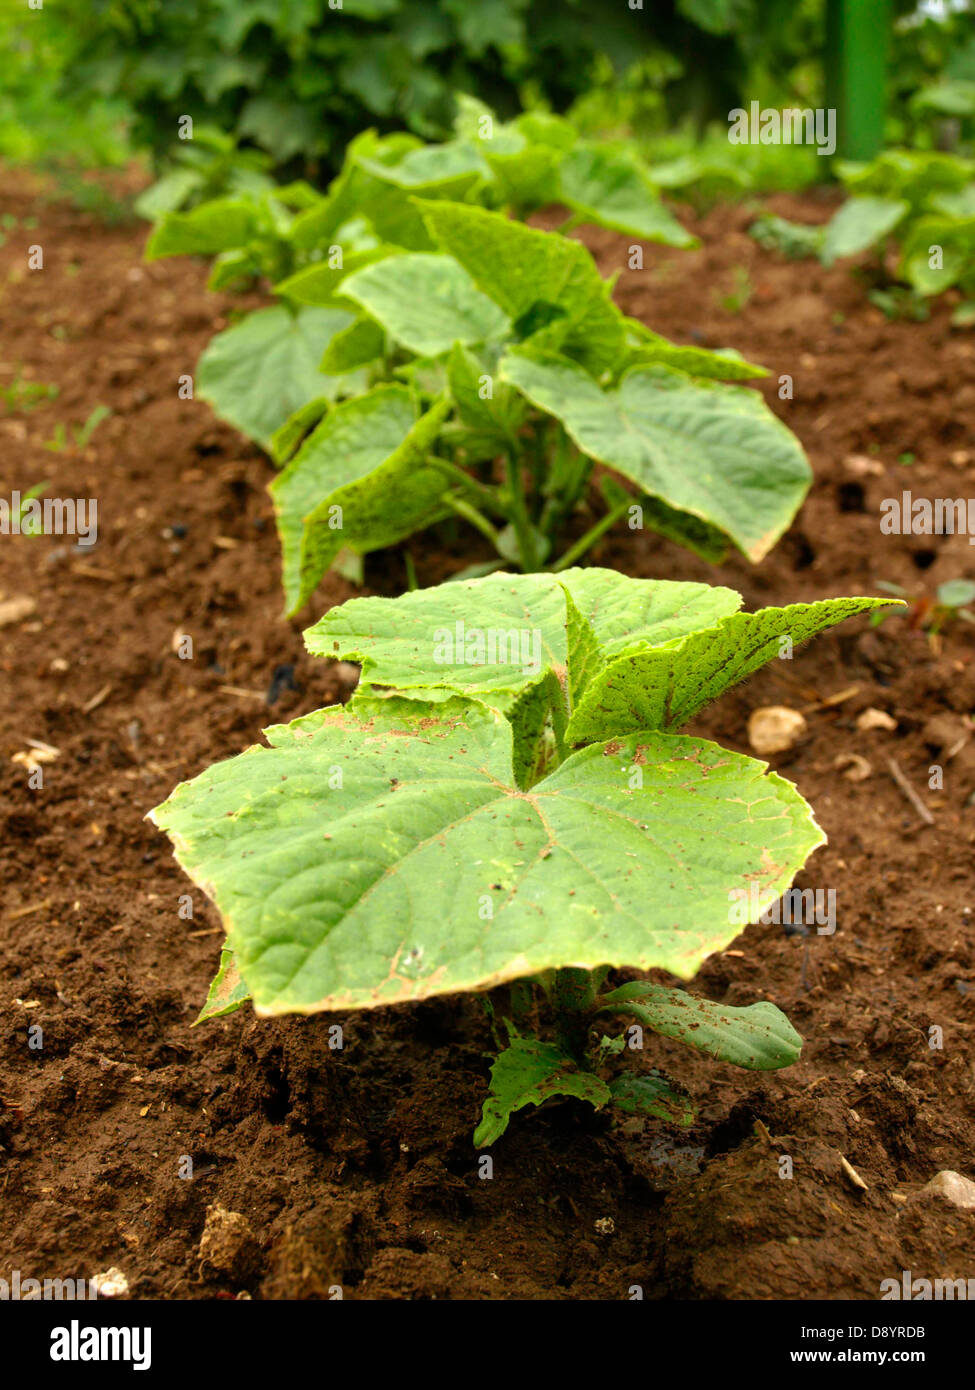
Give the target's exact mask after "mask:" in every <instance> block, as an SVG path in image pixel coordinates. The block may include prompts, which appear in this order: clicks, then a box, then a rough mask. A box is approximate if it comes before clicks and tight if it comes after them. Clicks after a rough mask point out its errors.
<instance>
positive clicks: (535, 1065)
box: [474, 1034, 610, 1149]
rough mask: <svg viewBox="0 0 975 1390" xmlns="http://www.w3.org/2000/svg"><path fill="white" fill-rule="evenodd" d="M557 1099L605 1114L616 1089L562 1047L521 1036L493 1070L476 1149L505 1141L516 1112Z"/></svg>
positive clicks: (504, 1052) (500, 1056)
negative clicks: (565, 1098) (586, 1105)
mask: <svg viewBox="0 0 975 1390" xmlns="http://www.w3.org/2000/svg"><path fill="white" fill-rule="evenodd" d="M553 1096H574V1097H575V1098H576V1099H577V1100H585V1101H588V1102H589V1104H590V1105H593V1106H595V1108H596V1109H597V1110H600V1109H601V1108H602V1107H603V1106H604V1105H605V1104H606V1102H607V1101H608V1100H609V1099H610V1089H609V1087H608V1086H607V1085H606V1083H605V1081H600V1079H599V1077H598V1076H596V1075H595V1074H594V1073H593V1072H590V1071H580V1069H579V1064H578V1063H577V1062H576V1061H574V1060H573V1058H572V1057H570V1056H569V1055H568V1054H567V1053H565V1052H563V1051H562V1049H561V1048H560V1047H559V1046H558V1045H557V1044H555V1043H546V1042H540V1041H539V1039H538V1038H523V1037H519V1036H518V1035H517V1034H515V1035H514V1036H513V1037H512V1039H511V1043H510V1045H509V1046H508V1047H506V1048H505V1049H504V1051H503V1052H501V1053H499V1054H498V1057H497V1059H496V1060H495V1062H494V1065H493V1066H492V1067H491V1088H490V1094H489V1095H488V1098H487V1100H486V1101H485V1102H484V1108H483V1111H482V1118H481V1123H480V1124H479V1125H478V1127H477V1129H476V1130H475V1131H474V1146H475V1148H478V1149H487V1148H490V1147H491V1145H492V1144H494V1143H495V1142H496V1141H497V1140H498V1139H500V1138H501V1136H502V1134H504V1132H505V1130H506V1129H507V1128H508V1121H509V1120H510V1119H511V1116H512V1115H513V1114H514V1113H515V1111H516V1110H521V1109H523V1108H524V1106H526V1105H543V1104H544V1103H545V1101H547V1100H551V1098H552V1097H553Z"/></svg>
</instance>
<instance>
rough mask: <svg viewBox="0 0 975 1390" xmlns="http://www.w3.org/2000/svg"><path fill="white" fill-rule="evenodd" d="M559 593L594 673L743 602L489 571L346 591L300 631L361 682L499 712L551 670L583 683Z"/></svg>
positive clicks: (608, 578) (589, 575) (660, 586)
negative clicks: (388, 590)
mask: <svg viewBox="0 0 975 1390" xmlns="http://www.w3.org/2000/svg"><path fill="white" fill-rule="evenodd" d="M342 408H343V407H340V408H339V409H342ZM344 408H345V409H347V408H348V407H344ZM334 413H338V412H334ZM567 593H568V594H569V595H571V597H572V600H573V606H574V608H575V609H576V610H577V611H578V612H579V613H580V614H581V615H582V618H583V620H584V621H585V623H586V626H587V629H589V628H591V631H592V634H593V637H594V641H595V643H596V654H595V656H594V657H593V659H592V666H593V667H594V668H595V669H602V668H603V667H605V666H606V664H607V662H611V661H612V659H613V658H614V657H615V656H616V655H617V654H618V653H619V652H625V651H631V650H633V649H634V648H637V647H640V646H641V645H644V644H645V645H648V646H659V645H661V644H664V643H669V642H672V641H673V640H674V639H677V638H680V637H682V636H689V635H690V634H692V633H694V632H696V631H697V630H698V629H700V628H711V627H712V626H713V625H714V624H715V623H716V622H717V621H718V620H719V619H720V618H721V617H723V616H724V615H726V614H730V613H734V612H735V610H736V609H737V608H738V607H739V606H740V605H741V597H740V595H739V594H736V593H735V592H734V590H732V589H723V588H718V587H712V586H710V585H708V584H692V583H687V584H685V583H677V582H674V581H670V580H645V579H629V578H627V577H626V576H625V575H621V574H619V573H617V572H616V571H615V570H607V569H596V568H592V569H570V570H565V571H564V572H563V573H562V574H560V575H558V577H556V576H555V575H552V574H493V575H489V576H488V577H487V578H484V579H471V580H465V581H461V582H455V583H451V584H441V585H438V586H437V587H436V588H432V589H418V590H416V591H415V592H413V593H406V594H401V595H400V597H399V598H396V599H385V598H358V599H351V600H349V602H348V603H343V604H342V605H341V606H340V607H338V608H333V609H331V610H330V611H329V612H328V613H326V614H325V615H324V616H323V617H322V618H321V619H320V620H319V621H318V622H317V623H316V624H315V625H314V627H311V628H309V629H308V631H307V632H306V633H305V643H306V645H307V647H308V650H309V651H310V652H311V653H312V654H313V655H316V656H329V657H340V658H341V659H342V660H348V661H358V662H360V663H361V664H362V675H361V677H360V685H361V687H362V688H363V689H364V688H365V687H366V686H378V687H389V688H391V689H395V690H397V691H400V692H409V691H410V690H417V691H419V692H420V698H422V699H424V700H429V699H437V698H439V699H447V698H448V697H449V696H450V695H451V694H463V695H468V696H472V697H476V698H478V699H483V700H486V701H488V702H489V703H490V704H492V705H494V706H495V708H497V709H501V710H507V709H508V708H509V707H510V705H511V704H512V702H513V701H514V699H515V698H516V697H517V695H518V694H519V693H520V692H521V691H523V690H524V689H525V688H526V687H527V686H529V685H533V684H535V683H536V681H537V680H539V679H540V678H541V677H543V676H544V675H546V674H547V673H549V672H551V673H553V674H554V675H555V676H556V677H557V678H558V680H559V682H560V684H561V685H562V686H565V685H566V682H567V681H568V680H569V679H570V678H571V681H572V689H573V691H574V692H575V693H576V694H578V693H579V692H580V691H581V689H582V687H583V685H584V683H585V682H584V679H583V677H584V673H585V671H586V658H585V656H584V655H583V654H582V653H581V651H577V652H575V653H574V654H575V657H576V660H575V661H574V662H572V663H570V651H574V648H573V638H572V634H571V633H570V632H569V623H570V613H569V610H568V608H567V603H566V594H567ZM482 649H483V650H482ZM488 658H490V660H489V659H488ZM526 658H527V659H526ZM536 658H537V669H536ZM570 664H571V665H572V666H573V669H572V671H571V677H570V672H569V669H568V668H569V666H570ZM576 667H578V669H576ZM436 687H439V694H438V693H437V689H436ZM646 727H647V728H653V727H655V726H654V725H653V724H652V723H648V724H647V725H646Z"/></svg>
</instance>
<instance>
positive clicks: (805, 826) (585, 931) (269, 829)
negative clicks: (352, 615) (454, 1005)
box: [152, 697, 824, 1015]
mask: <svg viewBox="0 0 975 1390" xmlns="http://www.w3.org/2000/svg"><path fill="white" fill-rule="evenodd" d="M267 738H268V740H269V742H270V745H271V746H270V747H268V748H265V747H254V748H250V749H248V750H247V751H246V752H245V753H242V754H240V755H239V756H238V757H236V758H232V759H230V760H229V761H226V762H222V763H217V764H216V765H215V766H213V767H211V768H209V769H207V770H206V771H205V772H203V773H201V774H200V776H198V777H196V778H195V779H194V780H193V781H192V782H188V783H184V784H182V785H181V786H179V787H177V789H176V790H175V791H174V792H173V794H172V795H171V796H170V798H169V799H168V800H167V801H166V802H165V803H164V804H163V805H162V806H160V807H158V808H157V809H156V810H155V811H154V812H153V813H152V818H153V820H154V821H155V823H156V824H157V825H158V826H160V827H161V828H162V829H164V830H166V831H167V832H168V833H169V835H170V837H171V839H172V840H173V844H174V847H175V850H176V854H177V857H178V859H179V861H180V863H181V864H182V865H183V867H184V869H185V870H186V871H187V873H188V874H189V875H190V877H191V878H192V879H193V880H194V881H195V882H196V883H198V884H199V885H200V887H201V888H203V889H204V891H205V892H207V893H208V894H209V895H210V896H211V897H212V898H213V899H214V900H215V902H216V904H217V906H218V908H219V910H220V912H221V915H222V917H223V920H224V925H225V927H226V931H227V946H228V948H229V949H230V950H232V951H233V952H234V956H235V959H236V964H237V968H238V970H239V972H240V976H241V978H242V980H243V981H244V982H245V985H246V987H247V988H248V989H249V990H250V993H251V995H252V996H253V1000H254V1006H255V1008H256V1010H257V1012H258V1013H261V1014H266V1015H271V1014H279V1013H314V1012H316V1011H319V1010H328V1009H342V1008H370V1007H378V1006H380V1005H385V1004H391V1003H395V1002H396V1001H398V1000H410V999H423V998H428V997H430V996H431V995H436V994H447V993H453V992H455V991H463V990H479V989H487V988H489V987H491V986H493V985H497V984H501V983H503V982H505V981H508V980H513V979H518V978H522V977H524V976H529V975H536V974H539V973H541V972H542V971H545V970H549V969H555V968H560V967H563V966H569V965H571V966H576V967H581V968H584V969H595V968H596V967H598V966H601V965H630V966H635V967H637V968H640V969H651V968H655V967H656V968H661V969H664V970H666V971H668V972H669V973H671V974H674V975H677V976H678V977H679V978H683V979H687V978H690V977H691V976H692V975H693V974H694V973H695V972H696V971H697V969H698V968H699V967H700V965H701V962H702V961H703V960H704V959H706V957H707V956H708V955H710V954H711V953H712V952H713V951H715V950H720V949H722V948H723V947H724V946H726V945H727V944H728V943H729V942H730V941H731V940H733V939H734V937H735V935H736V934H737V933H738V931H739V930H740V927H739V925H738V924H737V921H732V920H730V919H731V918H732V917H734V916H735V914H733V913H731V912H729V902H730V901H732V900H733V899H732V898H731V897H730V896H729V895H731V894H733V893H735V892H736V891H737V892H739V893H740V891H741V890H742V889H745V888H748V889H749V890H750V892H751V894H752V895H753V896H754V897H755V898H756V901H757V902H758V903H759V905H760V906H764V905H767V904H768V903H770V902H773V901H774V900H775V899H776V898H778V897H780V896H781V894H782V893H783V892H784V891H785V890H786V888H787V887H788V886H789V885H790V883H791V881H792V878H793V875H794V874H795V872H796V870H797V869H798V868H799V867H800V866H801V865H802V863H803V862H804V861H805V859H806V857H807V855H808V854H809V853H811V851H812V850H813V849H815V848H816V846H817V845H819V844H821V843H822V842H823V838H824V837H823V834H822V832H821V830H820V829H819V827H818V826H817V825H816V824H815V822H814V821H813V818H812V815H811V813H810V810H809V807H808V806H807V805H806V803H805V802H804V801H803V799H802V797H801V796H800V795H799V793H798V792H797V791H796V789H795V788H794V787H793V786H791V785H790V784H789V783H788V782H786V781H784V780H783V779H782V778H780V777H778V776H777V775H776V774H774V773H771V774H766V768H765V765H764V764H762V763H759V762H756V761H755V760H754V759H752V758H747V757H742V756H741V755H740V754H737V753H731V752H727V751H726V750H724V749H721V748H719V747H717V746H716V745H714V744H711V743H708V742H706V741H704V740H700V739H692V738H686V737H683V736H674V735H665V734H656V733H651V734H631V735H628V736H626V737H624V738H619V739H613V740H611V741H609V742H607V743H605V744H596V745H593V746H592V747H589V748H586V749H584V750H582V751H580V752H577V753H574V754H572V755H571V756H570V757H569V758H567V759H566V761H565V762H564V763H562V764H561V766H560V767H558V768H557V770H556V771H555V772H553V773H551V774H550V775H549V776H547V777H544V778H542V780H541V781H539V782H538V783H536V784H535V785H534V786H533V787H532V788H531V789H530V790H529V791H524V790H522V789H520V788H519V787H518V786H517V785H516V783H515V778H514V770H513V741H512V730H511V726H510V724H509V723H508V722H507V721H506V720H505V719H504V718H503V716H501V715H500V714H498V713H497V712H496V711H492V710H490V709H488V708H487V707H486V706H484V705H480V704H477V703H471V702H467V701H452V702H449V703H447V704H444V705H440V706H429V705H427V706H424V705H419V704H417V703H416V702H414V701H405V700H397V699H387V700H377V699H369V698H366V697H357V698H356V699H355V700H354V701H353V702H352V703H351V704H350V705H349V706H345V707H333V708H330V709H327V710H319V711H317V712H316V713H315V714H312V715H307V716H305V717H303V718H301V719H297V720H295V721H294V722H293V723H291V724H288V725H279V726H276V727H274V728H272V729H269V730H268V731H267Z"/></svg>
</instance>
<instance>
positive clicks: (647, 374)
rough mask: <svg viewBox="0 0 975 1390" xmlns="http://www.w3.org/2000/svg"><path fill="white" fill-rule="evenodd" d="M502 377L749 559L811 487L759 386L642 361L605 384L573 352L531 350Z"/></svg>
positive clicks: (603, 457) (579, 440) (595, 451)
mask: <svg viewBox="0 0 975 1390" xmlns="http://www.w3.org/2000/svg"><path fill="white" fill-rule="evenodd" d="M501 376H502V378H503V380H505V381H509V382H511V383H512V384H513V385H515V386H517V387H518V389H519V390H520V391H522V392H523V393H524V395H526V396H527V397H528V399H529V400H530V401H531V402H532V403H533V404H534V405H536V406H538V408H539V409H540V410H544V411H546V412H547V413H548V414H550V415H554V416H555V417H556V419H558V420H560V421H561V422H562V424H563V425H564V426H565V429H566V430H567V431H568V433H569V434H570V435H571V437H572V439H573V440H574V441H575V443H576V444H577V445H578V447H579V448H580V449H581V450H582V452H583V453H584V454H588V455H589V457H590V458H594V459H596V460H598V461H599V462H600V463H605V464H608V465H609V466H610V467H611V468H615V469H616V471H617V472H618V473H622V474H623V476H624V477H626V478H629V479H630V480H631V481H632V482H634V483H636V484H637V486H638V487H640V488H641V489H642V490H643V491H645V492H648V493H650V495H651V496H653V497H659V498H661V499H662V500H663V501H664V502H666V503H667V504H668V505H669V506H671V507H675V508H677V509H678V510H679V511H685V512H690V513H691V514H692V515H693V516H697V517H700V518H701V520H702V521H706V522H708V523H709V524H710V525H712V526H717V527H718V528H719V529H720V530H721V531H723V532H724V533H725V534H726V535H727V536H730V537H731V539H732V540H733V541H734V543H735V545H736V546H737V547H738V549H739V550H741V551H742V553H743V554H745V555H747V556H748V558H749V559H750V560H760V559H762V557H763V556H764V555H766V554H767V553H768V551H769V550H771V549H772V547H773V545H774V544H775V542H776V541H777V540H778V539H779V537H780V536H781V535H782V533H783V532H784V531H785V530H786V528H787V527H788V525H789V523H790V522H791V520H792V518H793V517H794V516H795V514H796V512H797V510H798V508H799V505H800V503H801V502H802V499H803V497H804V496H805V495H806V492H807V490H808V488H809V483H810V481H811V479H812V472H811V470H810V467H809V464H808V462H807V460H806V456H805V454H804V453H803V451H802V447H801V445H800V444H799V441H798V440H797V439H796V438H795V436H794V435H793V434H792V433H791V431H790V430H788V429H787V428H786V426H785V425H784V424H783V423H782V421H781V420H778V419H777V418H776V417H775V416H774V415H773V414H772V412H771V411H770V410H769V409H768V407H767V406H766V404H765V402H764V401H763V400H762V398H761V396H759V395H758V393H757V392H755V391H750V390H747V389H743V388H741V387H737V386H722V385H718V384H717V383H715V382H704V381H696V380H692V379H691V378H690V377H688V376H686V375H685V374H684V373H683V372H679V371H674V370H673V369H671V368H669V367H665V366H662V365H656V366H649V367H637V368H634V369H633V370H631V371H629V372H627V374H626V375H625V376H624V378H623V380H622V382H621V384H620V386H619V388H618V390H615V391H604V390H603V389H602V388H601V387H600V386H599V385H598V384H597V383H596V382H595V381H593V379H592V377H591V376H589V375H588V374H587V373H586V372H585V371H583V370H582V369H581V368H580V367H579V366H577V365H575V364H574V363H571V362H569V361H567V360H566V359H565V358H564V357H560V356H558V355H556V354H554V353H541V352H535V351H532V352H529V351H528V350H525V349H522V350H518V351H513V352H510V353H508V354H507V356H505V357H504V358H503V360H502V362H501Z"/></svg>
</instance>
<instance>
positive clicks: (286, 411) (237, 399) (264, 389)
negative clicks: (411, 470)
mask: <svg viewBox="0 0 975 1390" xmlns="http://www.w3.org/2000/svg"><path fill="white" fill-rule="evenodd" d="M352 320H353V316H352V314H348V313H346V312H345V311H344V310H342V309H311V308H309V309H300V310H298V311H297V313H292V311H291V310H289V309H287V308H286V307H285V306H284V305H280V304H279V305H275V306H274V307H273V308H270V309H257V310H255V312H254V313H252V314H248V315H247V317H246V318H245V319H244V320H243V321H242V322H241V323H237V324H234V326H233V327H232V328H227V329H225V330H224V331H223V332H222V333H218V334H217V335H216V337H215V338H211V340H210V343H209V345H208V346H207V349H206V351H205V352H204V353H203V356H202V357H201V358H200V361H199V364H198V366H197V377H196V388H197V394H198V395H199V396H201V397H202V398H203V400H205V401H208V402H209V403H210V405H211V406H212V407H213V409H214V410H215V411H216V413H217V414H218V415H219V416H220V418H221V419H223V420H227V421H228V422H229V423H230V424H231V425H235V426H236V428H237V429H239V430H240V431H241V432H242V433H243V434H246V435H247V436H248V437H249V438H251V439H254V440H256V441H257V443H259V444H261V445H263V446H264V447H265V448H268V447H269V446H270V442H271V436H272V435H273V434H274V432H275V430H277V429H279V428H280V426H281V425H283V424H284V422H285V421H286V420H287V419H288V417H289V416H290V415H293V414H294V412H295V411H296V410H300V409H301V407H302V406H304V405H307V404H308V402H309V401H313V400H315V399H316V397H318V396H328V397H330V398H331V399H333V400H334V399H335V398H336V397H337V396H339V395H341V394H342V393H343V392H346V391H348V390H349V389H350V387H351V386H352V385H354V384H356V383H355V382H354V379H350V378H343V377H331V378H330V377H326V376H323V375H322V374H321V372H320V371H319V369H318V364H319V362H320V361H321V357H322V352H323V350H324V348H325V345H326V344H327V343H328V341H329V339H330V338H331V337H333V335H334V334H336V333H338V332H340V331H341V330H342V329H343V328H346V327H348V325H349V324H350V323H351V322H352Z"/></svg>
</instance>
